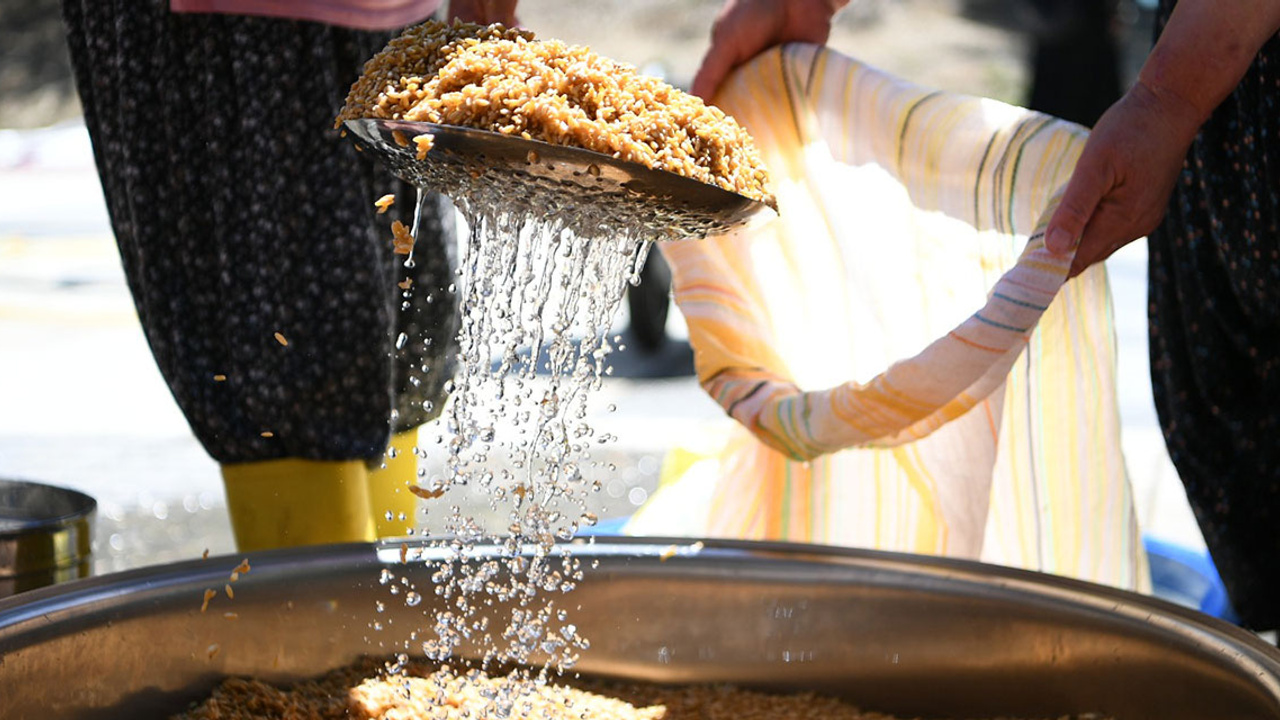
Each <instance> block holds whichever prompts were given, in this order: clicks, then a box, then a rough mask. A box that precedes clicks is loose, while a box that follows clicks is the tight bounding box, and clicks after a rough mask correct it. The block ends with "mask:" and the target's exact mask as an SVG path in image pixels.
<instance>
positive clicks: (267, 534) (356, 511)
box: [222, 458, 375, 552]
mask: <svg viewBox="0 0 1280 720" xmlns="http://www.w3.org/2000/svg"><path fill="white" fill-rule="evenodd" d="M368 476H369V471H368V469H367V468H366V467H365V464H364V462H363V461H360V460H349V461H325V460H299V459H295V458H284V459H281V460H265V461H262V462H250V463H236V464H234V465H223V466H222V483H223V487H224V488H225V490H226V493H227V510H228V511H229V512H230V514H231V530H232V532H233V533H234V534H235V538H236V547H237V548H238V549H239V550H240V551H242V552H249V551H252V550H265V549H268V548H279V547H294V546H298V545H322V544H326V543H342V542H370V541H372V540H374V539H375V535H374V524H373V517H372V514H371V513H370V511H369V490H368Z"/></svg>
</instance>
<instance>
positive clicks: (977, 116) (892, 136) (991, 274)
mask: <svg viewBox="0 0 1280 720" xmlns="http://www.w3.org/2000/svg"><path fill="white" fill-rule="evenodd" d="M716 104H717V105H719V106H720V107H722V108H724V109H725V110H726V111H727V112H729V113H730V114H731V115H733V116H734V117H736V118H737V119H738V120H739V121H740V122H741V123H742V124H743V125H745V126H746V128H747V129H748V130H749V131H750V132H751V133H752V135H753V136H754V137H755V139H756V141H757V143H758V145H759V146H760V150H761V153H762V155H763V157H764V159H765V161H766V163H767V164H768V166H769V169H770V172H771V174H772V176H773V182H774V191H775V193H776V195H777V198H778V203H779V211H780V215H779V217H778V218H776V219H774V220H772V221H771V222H769V223H767V224H764V225H762V226H760V227H757V228H752V229H750V230H747V231H743V232H740V233H737V234H733V235H729V236H724V237H718V238H711V239H708V240H705V241H702V242H686V243H674V244H668V245H666V246H664V247H663V252H664V253H665V255H666V257H667V259H668V261H669V262H670V264H671V266H672V270H673V276H674V288H675V298H676V302H677V304H678V305H679V307H680V309H681V310H682V312H683V313H684V316H685V319H686V321H687V323H688V326H689V336H690V341H691V343H692V344H693V347H694V350H695V353H696V361H697V370H698V376H699V380H700V382H701V383H702V386H703V387H704V388H705V390H706V391H707V392H708V393H709V394H710V395H711V397H713V398H714V399H715V400H716V401H717V402H718V403H720V405H722V406H723V407H724V409H725V410H726V412H727V413H728V414H729V415H730V416H731V417H732V418H733V419H734V420H736V421H737V425H736V429H735V430H733V431H732V432H730V433H729V435H728V437H726V438H725V439H724V441H723V442H722V443H720V445H719V447H717V448H716V450H715V451H714V452H711V453H709V454H708V457H707V458H706V460H704V461H702V462H697V463H693V464H692V465H688V464H686V465H687V471H685V472H683V473H681V474H680V476H679V477H675V478H667V480H668V481H666V482H664V486H663V488H661V489H660V491H659V493H658V494H657V495H656V496H655V498H654V499H653V500H652V501H651V502H650V503H649V505H647V506H646V507H645V508H642V509H641V511H640V512H639V513H637V515H636V517H635V518H633V520H632V521H631V523H630V524H629V526H628V532H632V533H636V534H687V535H706V536H713V537H744V538H754V539H777V540H794V541H804V542H819V543H830V544H838V545H847V546H857V547H869V548H879V549H886V550H896V551H904V552H913V553H925V554H938V555H947V556H954V557H966V558H973V559H983V560H986V561H990V562H996V563H1001V564H1007V565H1013V566H1018V567H1024V568H1030V569H1036V570H1043V571H1046V572H1053V573H1060V574H1064V575H1070V576H1074V577H1079V578H1083V579H1087V580H1092V581H1096V582H1102V583H1106V584H1110V585H1115V586H1119V587H1125V588H1136V589H1145V588H1146V587H1148V583H1149V580H1148V576H1147V570H1146V558H1145V556H1144V555H1143V551H1142V547H1141V543H1140V542H1139V539H1140V536H1139V533H1138V527H1137V522H1136V517H1135V513H1134V508H1133V498H1132V494H1131V489H1130V487H1129V483H1128V479H1127V476H1126V473H1125V466H1124V459H1123V457H1122V455H1121V452H1120V423H1119V412H1118V407H1117V401H1116V393H1115V352H1116V348H1115V332H1114V328H1113V326H1112V317H1111V307H1110V295H1109V291H1108V286H1107V277H1106V272H1105V270H1104V269H1103V268H1102V267H1101V266H1098V267H1096V268H1094V269H1091V270H1089V271H1088V272H1086V273H1084V274H1083V275H1082V276H1081V277H1079V278H1078V279H1076V280H1073V281H1072V282H1069V283H1066V284H1065V285H1064V284H1063V283H1064V280H1065V278H1066V273H1067V268H1068V266H1069V259H1068V258H1061V257H1055V256H1053V255H1051V254H1049V253H1048V252H1047V251H1046V250H1045V249H1044V246H1043V242H1042V229H1043V224H1044V222H1045V220H1047V217H1048V215H1047V213H1048V211H1049V210H1050V209H1051V207H1052V205H1053V203H1054V202H1055V193H1057V192H1058V191H1059V189H1060V188H1061V187H1062V186H1063V185H1064V184H1065V183H1066V181H1067V179H1068V178H1069V175H1070V172H1071V169H1072V166H1073V165H1074V162H1075V160H1076V158H1077V157H1078V155H1079V153H1080V150H1081V148H1082V146H1083V143H1084V140H1085V138H1086V135H1087V134H1086V131H1085V130H1083V129H1082V128H1080V127H1079V126H1076V125H1072V124H1070V123H1067V122H1064V121H1060V120H1056V119H1054V118H1051V117H1048V116H1045V115H1041V114H1037V113H1034V112H1031V111H1028V110H1025V109H1022V108H1016V107H1012V106H1009V105H1006V104H1003V103H999V102H996V101H993V100H988V99H983V98H975V97H968V96H962V95H957V94H952V93H946V92H938V91H931V90H928V89H926V88H921V87H918V86H915V85H912V84H910V83H907V82H904V81H903V80H901V79H898V78H895V77H893V76H891V75H888V74H885V73H883V72H880V71H877V70H874V69H872V68H869V67H866V66H864V65H862V64H860V63H858V62H856V61H854V60H852V59H850V58H848V57H845V56H842V55H840V54H838V53H836V52H833V51H830V50H825V49H820V48H816V47H814V46H808V45H790V46H787V47H785V48H781V49H775V50H772V51H769V52H767V53H765V54H764V55H762V56H760V57H758V58H757V59H756V60H754V61H752V62H751V63H749V64H748V65H747V66H745V67H743V68H742V69H741V70H739V71H738V72H737V73H736V74H735V75H734V76H733V77H732V78H731V79H730V81H729V82H728V83H727V84H726V86H725V87H724V88H722V90H721V94H720V95H719V96H718V97H717V98H716Z"/></svg>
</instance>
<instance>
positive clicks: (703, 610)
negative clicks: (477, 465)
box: [0, 540, 1280, 720]
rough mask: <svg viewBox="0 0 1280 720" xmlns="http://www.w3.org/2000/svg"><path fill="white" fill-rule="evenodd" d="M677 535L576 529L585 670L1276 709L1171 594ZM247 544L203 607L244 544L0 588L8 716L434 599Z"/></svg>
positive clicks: (330, 559)
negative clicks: (217, 552)
mask: <svg viewBox="0 0 1280 720" xmlns="http://www.w3.org/2000/svg"><path fill="white" fill-rule="evenodd" d="M677 542H680V546H679V547H680V548H681V550H680V552H679V553H677V554H676V555H674V556H670V547H671V541H664V540H630V541H628V540H607V541H606V540H600V541H598V542H596V543H595V544H594V545H582V546H579V547H575V548H574V549H573V551H574V552H576V553H577V554H579V556H581V557H584V558H587V559H590V558H598V559H599V561H600V562H599V567H598V568H596V569H594V570H589V571H588V572H587V576H586V578H585V580H584V581H583V582H582V583H581V584H580V586H579V587H578V589H577V590H576V591H574V593H573V594H572V595H571V596H569V597H568V598H567V599H570V600H571V602H570V603H569V604H570V605H571V606H572V605H580V608H579V609H578V610H577V611H576V614H575V615H574V620H575V621H576V623H577V625H578V628H579V629H580V631H581V632H582V634H584V635H586V636H587V637H588V638H589V639H590V640H591V643H592V645H591V649H590V650H589V651H587V652H586V653H585V654H584V655H583V658H582V661H581V663H580V664H579V669H580V670H582V671H583V672H584V673H587V674H595V675H606V676H619V677H626V678H635V679H643V680H652V681H660V682H706V681H717V682H719V681H733V682H738V683H744V684H748V685H752V686H764V687H769V688H778V689H801V688H802V689H807V690H816V691H820V692H823V693H830V694H834V695H838V696H841V697H845V698H848V699H849V700H851V701H854V702H856V703H858V704H859V705H861V706H863V707H866V708H871V709H877V710H882V711H887V712H893V713H898V714H901V715H904V716H908V717H914V716H917V715H919V716H925V717H940V718H960V717H980V716H996V715H1021V716H1040V717H1058V716H1060V715H1063V714H1068V713H1087V712H1099V713H1105V714H1109V715H1114V716H1116V717H1118V718H1121V719H1122V720H1142V719H1147V718H1150V719H1151V720H1180V719H1183V718H1196V719H1198V720H1199V719H1202V718H1276V717H1280V653H1277V651H1276V650H1275V649H1274V648H1272V647H1269V646H1268V645H1266V644H1265V643H1263V642H1261V641H1259V640H1258V639H1256V638H1255V637H1254V636H1252V635H1250V634H1248V633H1245V632H1243V631H1240V630H1238V629H1236V628H1233V627H1231V626H1229V625H1226V624H1224V623H1222V622H1219V621H1216V620H1213V619H1211V618H1208V617H1206V616H1203V615H1200V614H1198V613H1195V612H1192V611H1188V610H1184V609H1181V608H1179V607H1176V606H1173V605H1170V604H1167V603H1164V602H1160V601H1156V600H1152V599H1150V598H1146V597H1141V596H1138V595H1133V594H1130V593H1124V592H1118V591H1114V590H1109V589H1105V588H1099V587H1096V586H1093V585H1089V584H1086V583H1081V582H1075V581H1070V580H1064V579H1061V578H1054V577H1048V576H1044V575H1039V574H1035V573H1027V572H1021V571H1015V570H1008V569H1002V568H995V567H991V566H986V565H981V564H977V563H968V562H957V561H949V560H940V559H931V558H920V557H915V556H904V555H895V554H887V553H876V552H862V551H849V550H836V549H831V548H818V547H811V546H796V545H778V544H756V543H741V542H716V541H707V542H706V543H705V546H704V547H702V548H701V549H698V548H697V547H696V546H690V545H689V543H688V541H677ZM249 558H250V562H251V563H252V565H253V570H252V572H250V573H249V574H248V575H246V576H244V577H242V578H241V579H240V581H239V582H238V583H236V585H235V586H234V587H235V599H234V600H228V599H227V598H226V596H225V595H220V596H219V597H218V598H217V599H216V600H215V601H214V602H213V603H211V606H210V609H209V611H208V612H206V613H203V614H202V613H201V612H200V605H201V601H202V598H203V592H204V590H205V589H206V588H215V589H221V588H222V587H223V584H224V583H225V582H226V580H227V576H228V575H229V573H230V572H231V570H232V569H233V568H234V567H235V566H236V565H237V564H238V563H239V562H240V557H238V556H237V557H224V558H216V559H215V558H211V559H209V560H204V561H193V562H186V563H180V564H175V565H169V566H163V567H157V568H154V569H143V570H138V571H133V572H128V573H121V574H118V575H112V576H104V577H98V578H92V579H88V580H82V581H78V582H74V583H70V584H67V585H63V586H59V587H54V588H45V589H41V590H35V591H32V592H30V593H26V594H24V595H22V596H19V597H15V598H10V599H8V600H4V601H0V716H2V717H4V718H42V719H44V720H55V719H58V718H73V717H74V718H86V717H87V718H131V719H132V718H149V717H163V716H164V715H166V714H168V713H171V712H175V711H178V710H181V709H182V708H183V707H185V705H186V704H187V703H188V702H189V701H191V700H193V699H196V698H198V697H200V696H201V695H203V694H205V693H207V692H208V691H209V689H210V688H211V687H212V686H213V685H214V684H215V683H216V682H217V681H218V680H219V679H221V678H223V677H225V676H228V675H258V676H261V677H264V678H266V679H271V680H287V679H294V678H299V677H304V676H311V675H316V674H319V673H321V672H323V671H325V670H328V669H330V668H333V667H336V666H339V665H341V664H344V663H347V662H348V661H351V660H353V659H354V658H356V657H357V656H359V655H361V654H369V653H376V654H386V653H391V652H394V651H395V650H398V649H400V647H402V642H403V640H404V639H405V638H406V637H407V636H408V633H409V630H410V629H411V628H413V627H416V626H418V625H421V624H422V622H421V620H422V612H423V610H424V609H426V608H427V606H428V605H429V604H430V602H431V601H432V600H433V599H434V598H433V596H431V595H430V594H429V593H427V594H426V595H427V600H426V601H424V603H423V604H422V605H420V606H418V607H417V608H408V607H405V606H404V605H403V603H398V602H397V603H393V602H390V600H391V599H392V598H390V597H389V596H388V594H387V589H386V588H385V587H382V586H380V584H379V583H378V576H379V574H380V571H381V569H382V568H383V567H391V569H392V570H393V572H395V573H396V574H397V575H400V574H404V575H407V576H408V577H410V579H411V580H413V581H414V582H415V583H417V584H418V586H419V587H420V588H421V587H424V586H429V585H430V581H429V579H428V576H429V573H430V568H429V567H428V566H426V565H424V564H422V563H410V564H409V565H408V566H401V565H400V562H399V558H400V547H399V545H395V546H385V547H382V546H374V545H350V546H337V547H327V548H310V549H300V550H291V551H276V552H269V553H259V554H255V555H250V556H249ZM589 564H590V563H589V562H587V563H584V565H589ZM379 600H381V601H384V602H386V604H387V610H386V612H384V613H377V612H375V610H374V607H375V603H376V602H377V601H379ZM228 610H232V611H234V612H236V613H238V619H228V618H226V617H224V615H223V613H224V612H226V611H228ZM375 620H378V621H381V622H382V624H383V629H382V630H380V631H375V630H373V629H371V625H372V623H373V622H374V621H375ZM215 645H216V646H217V652H216V653H212V657H210V655H211V647H212V646H215Z"/></svg>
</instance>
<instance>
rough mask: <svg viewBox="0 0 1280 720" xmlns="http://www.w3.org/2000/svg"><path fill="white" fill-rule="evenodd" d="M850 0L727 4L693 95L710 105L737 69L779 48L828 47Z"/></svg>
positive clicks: (761, 0) (753, 0)
mask: <svg viewBox="0 0 1280 720" xmlns="http://www.w3.org/2000/svg"><path fill="white" fill-rule="evenodd" d="M848 3H849V0H726V2H725V4H724V5H723V6H722V7H721V8H720V13H719V15H717V16H716V21H715V24H714V25H712V26H711V47H710V48H708V49H707V54H706V55H705V56H703V58H702V66H701V67H699V68H698V74H697V75H696V76H694V78H693V88H692V90H693V94H694V95H697V96H699V97H701V98H703V99H705V100H710V99H711V96H712V95H714V94H715V91H716V89H717V88H719V87H720V83H721V82H722V81H723V80H724V79H725V76H727V75H728V74H729V73H730V72H731V71H732V70H733V69H734V68H736V67H738V66H739V65H741V64H742V63H745V62H746V61H748V60H750V59H751V58H753V57H755V56H756V55H759V54H760V53H761V52H764V51H765V50H768V49H769V48H771V47H773V46H775V45H781V44H782V43H788V42H807V43H814V44H815V45H825V44H826V42H827V36H829V35H830V34H831V18H832V17H833V16H835V14H836V11H837V10H839V9H840V8H842V7H844V6H845V5H847V4H848Z"/></svg>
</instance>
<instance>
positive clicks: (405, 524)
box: [369, 428, 418, 538]
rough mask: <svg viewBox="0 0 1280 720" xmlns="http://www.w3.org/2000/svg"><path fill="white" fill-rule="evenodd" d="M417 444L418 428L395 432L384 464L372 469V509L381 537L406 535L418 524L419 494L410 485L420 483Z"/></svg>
mask: <svg viewBox="0 0 1280 720" xmlns="http://www.w3.org/2000/svg"><path fill="white" fill-rule="evenodd" d="M417 444H418V429H417V428H414V429H412V430H405V431H404V432H399V433H396V434H395V435H392V436H391V445H390V446H389V447H388V448H387V452H386V454H385V455H384V456H383V458H382V462H381V467H378V466H375V467H374V468H373V469H371V470H369V509H370V510H371V511H372V512H373V519H374V522H375V524H376V525H377V531H378V537H380V538H389V537H404V536H405V535H407V534H408V532H407V531H408V529H409V528H411V527H413V526H414V516H413V514H414V512H415V511H416V510H417V509H418V498H417V496H415V495H414V494H413V493H412V492H410V491H409V488H410V487H411V486H413V485H417V484H418V457H417V456H416V455H414V454H413V450H414V447H415V446H417ZM388 513H390V516H391V517H390V519H388V518H387V515H388ZM402 515H403V516H404V517H403V518H401V516H402Z"/></svg>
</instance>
